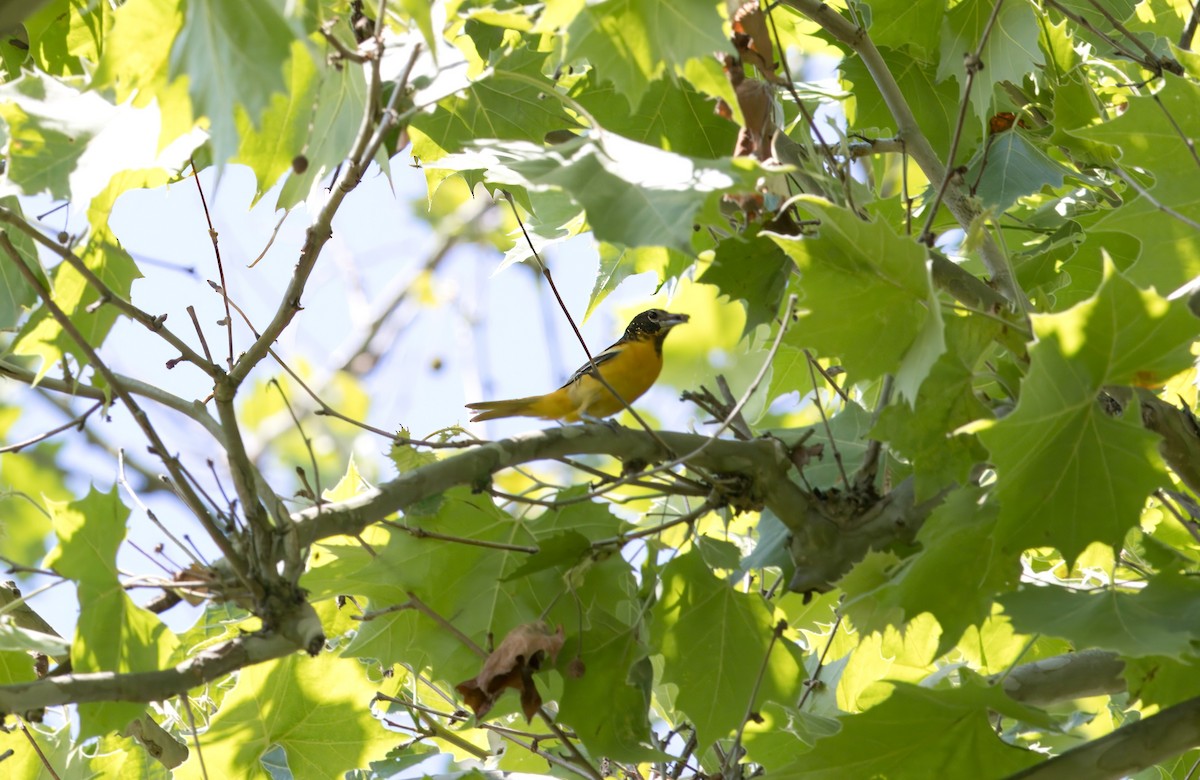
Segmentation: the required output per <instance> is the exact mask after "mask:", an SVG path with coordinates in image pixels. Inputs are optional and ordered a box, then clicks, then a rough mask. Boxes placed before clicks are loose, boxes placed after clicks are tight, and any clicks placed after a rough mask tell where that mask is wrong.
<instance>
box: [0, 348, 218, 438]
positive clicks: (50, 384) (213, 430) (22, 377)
mask: <svg viewBox="0 0 1200 780" xmlns="http://www.w3.org/2000/svg"><path fill="white" fill-rule="evenodd" d="M110 373H111V374H112V379H111V380H109V381H110V383H111V384H112V386H113V388H114V389H115V388H116V387H118V386H119V387H121V388H123V389H124V390H126V391H128V392H129V393H132V394H133V395H137V396H141V397H142V398H148V399H149V400H151V401H156V402H157V403H159V404H162V405H163V406H165V407H167V408H168V409H172V410H174V411H176V412H179V413H180V414H182V415H184V416H185V417H188V418H189V419H191V420H193V421H195V422H197V423H199V424H200V425H201V426H202V427H203V428H204V429H205V430H206V431H208V432H209V433H210V434H212V436H213V437H214V438H216V439H217V440H218V441H220V440H221V438H222V434H221V427H220V425H218V424H217V421H216V420H214V419H213V418H212V416H211V415H210V414H208V412H207V411H205V409H204V407H203V406H202V405H201V404H199V403H197V402H195V401H187V400H184V399H183V398H180V397H179V396H177V395H175V394H173V393H168V392H167V391H166V390H163V389H162V388H160V387H157V386H155V385H150V384H146V383H145V382H142V381H140V380H138V379H134V378H133V377H130V376H125V375H124V374H118V373H117V372H115V371H111V372H110ZM0 376H7V377H8V378H10V379H13V380H16V381H18V382H21V383H23V384H27V385H30V386H33V385H34V384H36V385H37V386H38V387H39V388H41V389H43V390H53V391H54V392H56V393H62V394H63V395H69V396H78V397H80V398H90V399H92V400H94V401H104V402H106V403H107V402H108V400H109V399H108V396H107V395H106V394H105V391H104V390H103V389H102V388H99V387H92V386H91V385H84V384H78V383H76V382H67V381H64V380H62V379H55V378H53V377H42V379H41V381H38V379H37V374H36V373H34V372H33V371H30V370H29V369H27V368H25V367H23V366H18V365H14V364H13V363H9V362H7V361H5V360H4V359H2V358H0Z"/></svg>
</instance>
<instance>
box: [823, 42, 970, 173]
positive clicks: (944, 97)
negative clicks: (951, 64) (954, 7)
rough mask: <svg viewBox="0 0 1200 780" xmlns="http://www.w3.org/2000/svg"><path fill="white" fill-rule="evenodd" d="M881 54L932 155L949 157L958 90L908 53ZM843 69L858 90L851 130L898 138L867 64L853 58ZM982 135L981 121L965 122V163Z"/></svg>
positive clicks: (961, 154) (961, 142) (962, 147)
mask: <svg viewBox="0 0 1200 780" xmlns="http://www.w3.org/2000/svg"><path fill="white" fill-rule="evenodd" d="M880 54H881V56H882V57H883V60H884V62H885V63H886V64H887V66H888V69H889V70H890V71H891V73H892V76H893V77H894V78H895V79H896V83H897V84H898V85H899V87H900V92H901V93H902V94H903V95H904V96H905V98H907V100H908V105H909V108H911V109H912V112H913V116H915V117H916V119H917V123H918V124H919V125H920V126H921V130H922V132H924V133H925V137H926V138H928V139H929V143H930V144H931V145H932V146H933V148H934V151H936V152H937V153H938V154H939V155H940V156H942V157H943V158H944V157H945V156H946V155H947V154H949V153H950V139H951V137H952V136H953V135H954V128H955V126H956V125H957V122H958V105H959V101H958V88H957V87H956V86H955V85H954V84H953V83H951V82H949V81H942V80H940V79H938V78H937V77H936V74H935V72H934V68H933V66H932V65H930V64H928V63H925V62H923V61H921V60H920V59H919V58H917V57H913V56H912V55H910V54H909V53H907V52H905V51H899V50H896V49H887V48H884V49H881V51H880ZM960 57H961V55H960ZM960 61H961V60H960ZM839 67H840V68H841V70H842V76H843V78H844V79H845V80H846V81H849V82H851V83H852V84H853V88H854V110H853V112H852V113H850V120H851V123H852V124H851V127H852V128H854V129H855V130H859V131H871V130H874V132H869V133H868V135H869V136H870V137H881V136H883V135H892V134H894V133H895V129H896V120H895V119H894V118H893V117H892V112H891V109H889V108H888V105H887V101H886V100H884V98H883V93H881V92H880V91H879V88H878V87H877V86H876V85H875V80H874V79H873V78H872V77H871V74H870V72H869V71H868V70H867V66H866V65H865V64H863V61H862V60H861V59H859V58H858V57H849V58H847V59H845V60H843V61H842V64H841V65H840V66H839ZM982 133H983V131H982V129H981V128H980V125H979V123H978V122H967V123H966V124H965V125H964V126H963V132H962V137H961V138H960V140H959V147H958V150H959V151H958V154H959V158H960V159H967V155H969V154H971V153H972V150H974V149H975V148H976V147H977V146H978V145H979V141H980V139H981V138H982Z"/></svg>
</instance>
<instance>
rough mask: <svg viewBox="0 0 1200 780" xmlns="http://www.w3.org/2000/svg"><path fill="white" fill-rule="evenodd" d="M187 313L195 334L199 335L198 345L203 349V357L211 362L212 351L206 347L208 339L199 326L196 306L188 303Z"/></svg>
mask: <svg viewBox="0 0 1200 780" xmlns="http://www.w3.org/2000/svg"><path fill="white" fill-rule="evenodd" d="M187 313H188V316H189V317H191V318H192V325H193V326H194V327H195V328H196V335H197V336H199V337H200V347H201V348H202V349H203V350H204V357H205V358H206V359H207V360H208V361H209V362H210V363H211V362H212V352H210V351H209V349H208V339H206V338H204V328H201V327H200V319H199V318H198V317H197V316H196V307H195V306H192V305H190V304H189V305H188V307H187Z"/></svg>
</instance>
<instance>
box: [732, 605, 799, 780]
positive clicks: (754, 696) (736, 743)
mask: <svg viewBox="0 0 1200 780" xmlns="http://www.w3.org/2000/svg"><path fill="white" fill-rule="evenodd" d="M786 630H787V621H786V620H780V621H779V622H777V623H776V624H775V628H774V630H772V631H771V641H770V642H768V643H767V652H766V653H765V654H764V655H763V660H762V664H760V665H759V667H758V676H757V677H755V678H754V687H753V688H751V689H750V700H749V701H748V702H746V714H745V715H744V716H743V717H742V720H741V722H740V723H738V728H737V733H736V734H735V735H734V737H733V745H732V746H730V748H729V753H728V754H727V755H726V756H725V765H724V766H723V767H722V772H721V773H722V774H723V775H724V776H725V777H733V774H732V773H733V767H734V765H735V764H736V763H737V761H738V753H739V752H740V751H741V747H742V735H744V734H745V733H746V724H747V723H749V722H750V718H751V717H752V716H753V715H754V703H755V701H757V700H758V691H759V689H760V688H761V687H762V681H763V677H765V676H766V674H767V666H768V665H769V664H770V662H771V651H772V650H774V649H775V643H776V642H778V641H779V640H780V638H782V637H783V632H784V631H786Z"/></svg>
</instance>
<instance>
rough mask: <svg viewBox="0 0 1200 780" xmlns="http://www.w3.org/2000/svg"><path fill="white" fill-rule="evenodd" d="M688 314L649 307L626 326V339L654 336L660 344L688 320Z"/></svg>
mask: <svg viewBox="0 0 1200 780" xmlns="http://www.w3.org/2000/svg"><path fill="white" fill-rule="evenodd" d="M688 319H689V317H688V316H687V315H686V314H672V313H671V312H669V311H663V310H662V309H647V310H646V311H644V312H642V313H641V314H639V315H638V316H636V317H634V318H633V319H632V320H630V322H629V327H627V328H625V339H626V340H628V341H633V340H641V339H644V338H654V339H656V340H657V341H658V343H659V344H662V340H663V339H665V338H666V337H667V333H668V332H670V330H671V328H673V327H675V326H676V325H682V324H683V323H685V322H687V321H688Z"/></svg>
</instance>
